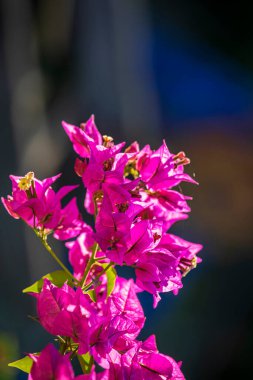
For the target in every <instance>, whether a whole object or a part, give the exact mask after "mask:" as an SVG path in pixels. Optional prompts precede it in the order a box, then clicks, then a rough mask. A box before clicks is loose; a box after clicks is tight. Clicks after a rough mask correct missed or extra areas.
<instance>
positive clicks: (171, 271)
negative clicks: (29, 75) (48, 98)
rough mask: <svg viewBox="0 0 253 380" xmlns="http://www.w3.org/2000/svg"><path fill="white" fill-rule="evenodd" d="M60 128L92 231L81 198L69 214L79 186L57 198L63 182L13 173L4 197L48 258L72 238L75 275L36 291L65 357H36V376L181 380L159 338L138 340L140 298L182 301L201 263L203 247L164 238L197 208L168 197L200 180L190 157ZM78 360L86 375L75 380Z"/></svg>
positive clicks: (44, 321)
mask: <svg viewBox="0 0 253 380" xmlns="http://www.w3.org/2000/svg"><path fill="white" fill-rule="evenodd" d="M63 128H64V129H65V132H66V133H67V135H68V136H69V138H70V141H71V142H72V144H73V148H74V150H75V151H76V153H77V154H78V155H79V157H78V158H77V159H76V162H75V172H76V173H77V175H78V176H80V177H81V178H82V182H83V185H84V187H85V188H86V195H85V202H84V207H85V209H86V211H87V212H88V213H90V214H93V215H94V217H95V227H94V229H93V228H91V227H90V226H88V225H87V224H86V223H85V222H84V221H83V220H82V217H81V215H80V213H79V211H78V208H77V204H76V199H75V198H73V199H72V200H71V201H70V202H69V203H68V204H67V205H66V206H65V207H62V203H61V201H62V198H63V197H65V196H66V195H67V194H68V193H69V192H70V191H72V190H73V189H75V188H76V186H64V187H62V188H61V189H60V190H59V191H58V192H55V191H54V190H53V189H52V187H51V185H52V184H53V183H54V181H55V180H56V179H57V178H58V177H59V175H58V176H55V177H52V178H48V179H45V180H43V181H39V180H38V179H36V178H35V177H34V174H33V173H32V172H29V173H28V174H27V175H26V176H25V177H16V176H11V177H10V178H11V181H12V195H11V196H8V197H7V199H4V198H2V202H3V204H4V206H5V208H6V209H7V211H8V212H9V213H10V215H11V216H13V217H14V218H21V219H23V220H24V221H25V222H26V223H27V224H28V225H29V226H30V227H31V228H32V229H33V230H34V231H35V233H36V234H37V236H39V237H40V238H41V240H42V242H43V243H44V245H45V247H46V248H47V249H48V250H49V251H50V250H51V251H52V249H51V248H50V246H49V245H48V243H47V236H48V235H49V234H53V236H54V237H55V238H56V239H60V240H69V239H72V240H70V241H68V242H67V243H66V247H67V248H68V249H69V261H70V264H71V265H72V267H73V274H69V272H68V271H66V273H65V274H66V277H64V276H63V277H62V278H63V279H62V283H60V284H59V280H58V281H57V282H54V281H53V280H51V281H50V280H49V279H48V278H45V279H44V280H43V285H42V287H41V288H40V289H39V291H38V292H35V293H32V295H34V296H35V297H36V300H37V314H38V320H39V322H40V323H41V325H42V326H43V327H44V328H45V329H46V330H47V331H48V332H49V333H51V334H52V335H54V336H56V337H57V340H58V342H59V351H58V350H57V349H56V348H55V346H54V345H52V344H49V345H48V346H47V347H46V348H44V349H43V350H42V351H41V353H40V354H39V355H38V354H30V358H31V359H32V365H31V369H30V374H29V379H30V380H43V379H44V380H46V379H51V378H54V379H66V380H67V379H80V380H82V379H83V380H84V379H90V380H96V379H100V380H106V379H110V380H114V379H115V380H116V379H117V380H136V379H138V380H141V379H143V380H144V379H145V380H148V379H150V380H158V379H164V380H165V379H171V380H172V379H184V376H183V374H182V372H181V370H180V363H177V362H176V361H175V360H173V359H172V358H171V357H169V356H166V355H163V354H161V353H159V352H158V350H157V347H156V342H155V337H154V336H151V337H149V338H148V339H147V340H145V341H144V342H142V341H138V340H137V339H136V338H137V336H138V334H139V333H140V331H141V329H142V327H143V325H144V322H145V316H144V313H143V309H142V307H141V304H140V302H139V300H138V298H137V295H136V293H138V292H139V291H143V290H146V291H147V292H149V293H151V294H152V295H153V298H154V307H156V306H157V303H158V302H159V300H160V293H163V292H169V291H173V292H174V293H175V294H177V292H178V290H179V289H180V288H181V287H182V277H183V276H184V275H185V274H187V273H188V272H189V271H190V270H191V269H192V268H195V267H196V265H197V263H198V262H199V261H200V259H199V258H197V257H196V254H197V253H198V252H199V251H200V249H201V248H202V247H201V245H199V244H194V243H190V242H188V241H186V240H183V239H181V238H179V237H178V236H175V235H172V234H169V233H167V231H168V229H169V228H170V227H171V225H172V224H173V223H175V222H176V221H178V220H182V219H185V218H187V213H188V212H189V211H190V208H189V206H188V204H187V200H189V199H190V198H189V197H186V196H184V195H182V194H181V193H180V192H178V191H175V190H171V189H172V188H174V187H175V186H177V185H179V184H180V182H181V181H187V182H192V183H196V182H195V181H194V180H193V179H192V178H191V177H190V176H189V175H188V174H185V173H184V165H186V164H188V163H189V159H188V158H187V157H186V156H185V154H184V152H179V153H178V154H176V155H175V154H172V153H170V151H169V150H168V148H167V146H166V144H165V142H163V144H162V146H161V147H160V148H159V149H158V150H156V151H153V150H151V148H150V147H149V145H147V146H145V147H144V148H143V149H140V148H139V145H138V143H137V142H135V143H133V144H131V145H130V146H129V147H127V148H126V149H124V145H125V143H120V144H117V145H115V144H114V142H113V139H112V138H111V137H109V136H101V134H100V133H99V131H98V130H97V128H96V126H95V123H94V117H93V116H92V117H91V118H90V119H89V120H88V121H87V123H85V124H81V125H80V127H77V126H74V125H70V124H67V123H65V122H63ZM74 238H75V239H74ZM115 265H127V266H130V267H132V268H134V271H135V281H134V280H133V279H131V280H125V279H124V278H120V277H119V276H117V275H116V272H115V269H114V268H115ZM63 269H64V266H63ZM63 273H64V271H63ZM46 277H48V276H46ZM49 278H50V277H49ZM52 278H53V276H51V279H52ZM75 356H77V358H78V360H79V362H80V364H81V367H82V370H83V373H84V374H83V375H79V376H77V377H75V375H74V372H73V369H72V365H71V360H72V359H73V358H74V357H75Z"/></svg>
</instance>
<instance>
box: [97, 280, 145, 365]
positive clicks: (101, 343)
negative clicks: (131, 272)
mask: <svg viewBox="0 0 253 380" xmlns="http://www.w3.org/2000/svg"><path fill="white" fill-rule="evenodd" d="M105 312H107V313H108V315H109V318H108V319H107V321H105V323H104V324H103V328H102V329H101V331H100V334H99V336H98V337H97V342H96V344H95V345H94V347H93V350H92V352H93V355H94V357H95V358H96V360H97V361H98V362H99V363H100V365H101V366H102V367H104V368H107V367H108V361H107V360H104V359H108V353H109V352H111V350H112V349H117V350H118V351H126V350H127V349H128V348H129V347H131V346H132V342H133V341H134V339H135V338H136V337H137V336H138V335H139V333H140V331H141V329H142V327H143V325H144V322H145V316H144V312H143V309H142V307H141V304H140V301H139V300H138V297H137V294H136V289H135V284H134V282H133V280H126V279H124V278H121V277H118V278H117V280H116V284H115V288H114V290H113V293H112V294H111V296H110V297H109V299H108V308H107V310H106V309H105V308H104V309H103V314H104V313H105ZM101 358H102V359H101Z"/></svg>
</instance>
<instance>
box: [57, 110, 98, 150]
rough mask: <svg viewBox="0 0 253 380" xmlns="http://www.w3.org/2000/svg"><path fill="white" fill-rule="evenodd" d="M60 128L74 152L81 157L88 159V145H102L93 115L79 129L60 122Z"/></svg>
mask: <svg viewBox="0 0 253 380" xmlns="http://www.w3.org/2000/svg"><path fill="white" fill-rule="evenodd" d="M62 126H63V128H64V130H65V132H66V134H67V135H68V137H69V139H70V141H71V142H72V144H73V148H74V150H75V152H76V153H77V154H79V156H81V157H90V147H89V143H91V142H92V143H95V144H99V145H101V144H102V136H101V134H100V133H99V132H98V130H97V127H96V125H95V120H94V116H93V115H92V116H91V117H90V118H89V120H88V121H87V122H86V123H82V124H81V125H80V127H77V126H75V125H72V124H68V123H66V122H65V121H63V122H62Z"/></svg>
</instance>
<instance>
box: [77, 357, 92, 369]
mask: <svg viewBox="0 0 253 380" xmlns="http://www.w3.org/2000/svg"><path fill="white" fill-rule="evenodd" d="M77 358H78V360H79V363H80V366H81V368H82V371H83V373H89V370H90V362H91V356H90V354H89V352H87V353H86V354H84V355H77Z"/></svg>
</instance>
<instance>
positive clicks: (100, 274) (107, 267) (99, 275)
mask: <svg viewBox="0 0 253 380" xmlns="http://www.w3.org/2000/svg"><path fill="white" fill-rule="evenodd" d="M112 265H114V263H113V262H110V263H109V264H108V265H107V266H106V267H105V268H104V269H103V270H102V271H101V272H100V273H99V274H98V275H97V276H96V277H95V278H94V280H92V281H91V282H90V283H89V284H87V285H86V286H84V287H83V288H82V289H83V291H84V292H85V291H86V290H88V289H89V288H90V287H91V285H92V284H94V283H95V282H96V281H97V280H98V279H99V278H100V277H101V276H103V274H105V273H106V271H107V270H108V269H109V268H110V267H111V266H112Z"/></svg>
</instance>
